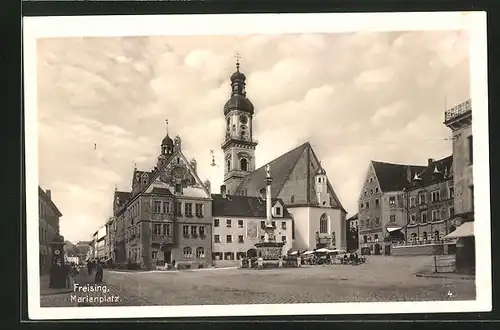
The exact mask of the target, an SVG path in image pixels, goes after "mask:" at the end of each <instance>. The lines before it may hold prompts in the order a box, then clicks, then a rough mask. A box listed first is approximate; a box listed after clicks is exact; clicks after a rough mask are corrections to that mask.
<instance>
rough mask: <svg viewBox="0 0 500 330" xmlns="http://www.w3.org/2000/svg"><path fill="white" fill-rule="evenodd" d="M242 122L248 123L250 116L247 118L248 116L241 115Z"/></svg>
mask: <svg viewBox="0 0 500 330" xmlns="http://www.w3.org/2000/svg"><path fill="white" fill-rule="evenodd" d="M240 122H241V123H242V124H246V123H247V122H248V118H247V116H240Z"/></svg>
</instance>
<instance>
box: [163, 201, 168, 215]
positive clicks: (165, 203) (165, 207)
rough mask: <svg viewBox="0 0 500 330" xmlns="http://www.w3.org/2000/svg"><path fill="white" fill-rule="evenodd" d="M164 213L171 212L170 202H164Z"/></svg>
mask: <svg viewBox="0 0 500 330" xmlns="http://www.w3.org/2000/svg"><path fill="white" fill-rule="evenodd" d="M163 213H165V214H168V213H170V202H163Z"/></svg>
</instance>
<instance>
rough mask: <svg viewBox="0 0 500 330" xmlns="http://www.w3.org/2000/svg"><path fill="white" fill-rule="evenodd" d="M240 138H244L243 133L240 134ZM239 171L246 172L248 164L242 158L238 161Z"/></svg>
mask: <svg viewBox="0 0 500 330" xmlns="http://www.w3.org/2000/svg"><path fill="white" fill-rule="evenodd" d="M242 136H244V135H243V132H242ZM240 169H241V170H242V171H248V162H247V160H246V159H245V158H242V159H241V160H240Z"/></svg>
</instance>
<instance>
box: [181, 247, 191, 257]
mask: <svg viewBox="0 0 500 330" xmlns="http://www.w3.org/2000/svg"><path fill="white" fill-rule="evenodd" d="M183 253H184V258H186V259H189V258H192V257H193V251H192V250H191V248H190V247H189V246H186V247H185V248H184V250H183Z"/></svg>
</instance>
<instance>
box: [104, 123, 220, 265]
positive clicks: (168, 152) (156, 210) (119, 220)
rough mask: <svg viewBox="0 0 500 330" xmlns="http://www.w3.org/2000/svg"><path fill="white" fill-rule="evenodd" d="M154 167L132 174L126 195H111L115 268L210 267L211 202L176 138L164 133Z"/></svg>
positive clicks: (193, 164) (118, 193)
mask: <svg viewBox="0 0 500 330" xmlns="http://www.w3.org/2000/svg"><path fill="white" fill-rule="evenodd" d="M160 150H161V151H160V155H159V157H158V163H157V166H156V167H155V168H154V169H153V170H152V171H149V172H145V171H138V170H137V169H134V173H133V178H132V189H131V191H130V192H123V191H115V195H114V215H113V217H114V220H113V225H112V227H113V230H112V231H113V234H112V237H114V242H113V243H111V244H112V245H113V246H114V247H113V255H114V262H115V263H116V264H126V263H134V264H137V265H139V266H140V267H142V268H147V269H152V268H154V267H155V266H156V265H158V264H161V265H163V264H165V263H167V264H172V263H173V262H174V261H175V262H177V263H178V264H186V265H189V266H187V267H191V266H192V267H200V266H201V267H204V266H207V265H211V264H212V240H211V238H212V204H211V203H212V198H211V195H210V192H209V191H208V190H207V188H206V187H205V185H204V184H203V183H202V182H201V181H200V179H199V177H198V175H197V172H196V161H195V160H194V159H193V160H191V161H188V160H187V158H186V157H185V155H184V154H183V152H182V148H181V139H180V137H178V136H177V137H176V138H175V141H173V140H172V139H171V138H170V137H169V136H168V133H167V136H166V137H165V138H164V139H163V141H162V143H161V148H160Z"/></svg>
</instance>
